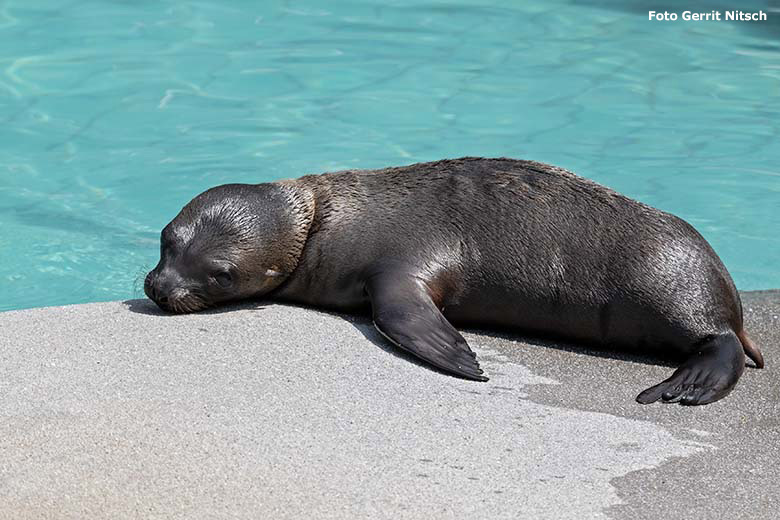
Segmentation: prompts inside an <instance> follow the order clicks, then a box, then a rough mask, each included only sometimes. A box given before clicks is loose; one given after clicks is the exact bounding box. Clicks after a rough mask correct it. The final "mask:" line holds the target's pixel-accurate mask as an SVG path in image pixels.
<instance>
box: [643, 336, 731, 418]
mask: <svg viewBox="0 0 780 520" xmlns="http://www.w3.org/2000/svg"><path fill="white" fill-rule="evenodd" d="M744 370H745V354H744V352H743V349H742V345H741V344H740V342H739V340H738V339H737V337H736V336H735V335H734V333H728V334H722V335H718V336H715V337H713V338H712V339H710V340H709V341H707V342H706V343H704V344H703V345H702V346H701V349H700V350H699V351H698V352H696V353H695V354H694V355H693V356H691V357H690V359H688V360H687V361H686V362H685V363H683V364H682V366H680V368H678V369H677V370H675V372H674V374H672V376H671V377H670V378H669V379H667V380H665V381H662V382H661V383H658V384H657V385H655V386H653V387H651V388H648V389H647V390H645V391H644V392H642V393H641V394H639V395H638V396H637V398H636V400H637V402H639V403H641V404H648V403H653V402H655V401H657V400H658V399H663V400H664V402H667V403H676V402H678V401H679V402H680V404H687V405H695V404H708V403H712V402H714V401H717V400H718V399H722V398H724V397H726V396H727V395H728V393H729V392H731V389H732V388H734V385H736V384H737V381H738V380H739V377H740V376H741V375H742V372H743V371H744Z"/></svg>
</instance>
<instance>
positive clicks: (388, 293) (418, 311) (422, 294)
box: [366, 272, 488, 381]
mask: <svg viewBox="0 0 780 520" xmlns="http://www.w3.org/2000/svg"><path fill="white" fill-rule="evenodd" d="M366 289H367V290H368V294H369V296H370V298H371V308H372V310H373V316H374V326H375V327H376V328H377V330H378V331H379V332H381V333H382V335H383V336H384V337H386V338H387V339H389V340H390V341H391V342H392V343H393V344H394V345H396V346H398V347H401V348H402V349H404V350H406V351H407V352H410V353H412V354H414V355H415V356H417V357H419V358H421V359H423V360H425V361H427V362H428V363H430V364H431V365H433V366H435V367H437V368H440V369H442V370H444V371H446V372H450V373H452V374H455V375H458V376H461V377H465V378H467V379H474V380H476V381H487V380H488V378H487V377H485V376H483V375H482V370H481V369H480V368H479V363H477V359H476V355H475V354H474V352H472V351H471V349H470V348H469V346H468V343H466V340H465V339H463V336H461V335H460V334H459V333H458V331H457V330H455V328H454V327H453V326H452V325H450V323H449V322H448V321H447V319H446V318H445V317H444V316H442V314H441V312H439V309H437V308H436V305H435V304H434V302H433V300H432V299H431V296H430V294H429V293H428V288H427V287H426V285H425V284H424V283H423V282H422V281H421V280H419V279H418V278H416V277H414V276H413V275H411V274H408V273H405V272H401V273H394V274H390V273H382V274H379V275H376V276H374V277H372V278H371V279H370V280H369V281H368V283H367V284H366Z"/></svg>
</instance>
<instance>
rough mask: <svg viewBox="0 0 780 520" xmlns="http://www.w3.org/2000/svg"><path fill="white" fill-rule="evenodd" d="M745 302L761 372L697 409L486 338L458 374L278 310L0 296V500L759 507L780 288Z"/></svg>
mask: <svg viewBox="0 0 780 520" xmlns="http://www.w3.org/2000/svg"><path fill="white" fill-rule="evenodd" d="M744 302H745V309H746V318H747V323H748V330H749V331H750V333H751V335H752V336H753V338H754V339H755V340H756V341H757V343H758V344H759V345H760V346H761V347H762V349H763V351H764V354H765V356H766V358H767V369H765V370H746V372H745V375H744V376H743V379H742V381H741V382H740V384H739V385H738V387H737V389H736V390H735V391H734V392H733V393H732V395H731V396H729V397H728V398H726V399H725V400H723V401H721V402H718V403H715V404H713V405H709V406H706V407H699V408H684V407H681V406H678V405H663V404H656V405H651V406H640V405H638V404H636V403H635V402H634V396H635V395H636V394H637V393H639V392H640V391H641V390H643V389H644V388H645V387H647V386H649V385H651V384H654V383H656V382H658V381H660V380H661V379H663V378H665V377H667V375H669V374H670V373H671V371H672V368H671V367H670V365H669V364H668V363H666V366H665V365H664V363H661V364H658V361H653V360H643V359H637V358H629V357H626V356H621V355H617V354H609V355H605V354H600V353H595V352H590V351H587V350H584V349H581V348H575V347H571V346H564V345H560V344H554V343H550V342H542V341H536V340H532V341H524V340H521V339H520V338H519V337H515V336H511V335H505V334H498V335H497V334H495V333H479V332H476V331H473V332H470V333H468V332H467V333H466V334H465V336H466V338H467V339H468V340H469V342H470V343H471V345H472V347H473V348H474V349H475V351H476V352H477V353H478V355H479V358H480V359H481V362H482V366H483V368H484V369H485V370H486V372H487V374H488V375H489V376H490V377H491V380H490V381H489V382H488V383H475V382H469V381H464V380H459V379H455V378H453V377H449V376H447V375H445V374H441V373H438V372H436V371H433V370H431V369H429V368H427V367H425V366H423V365H420V364H419V363H416V362H415V361H414V360H413V359H410V358H409V357H408V356H406V355H404V354H403V353H399V352H397V351H396V350H395V349H393V348H391V347H390V346H388V345H387V344H386V343H385V342H384V341H383V340H382V339H381V338H380V337H379V335H378V334H377V333H375V331H374V330H373V328H372V327H371V325H370V323H369V322H368V321H366V320H365V319H362V318H351V317H343V316H338V315H333V314H327V313H322V312H317V311H313V310H307V309H302V308H297V307H290V306H281V305H271V304H251V305H242V306H237V307H232V308H230V309H225V310H222V311H214V312H207V313H201V314H195V315H187V316H167V315H161V314H160V313H158V312H157V310H156V309H155V308H154V307H153V306H152V305H151V304H150V303H148V302H146V301H143V300H133V301H129V302H115V303H104V304H90V305H79V306H70V307H59V308H45V309H33V310H26V311H15V312H6V313H0V332H1V334H0V413H2V421H0V518H13V519H20V518H112V519H114V518H274V519H276V518H340V519H341V518H426V519H430V518H578V519H579V518H632V519H636V518H661V517H664V518H776V515H777V510H778V506H779V505H780V500H779V499H778V497H779V496H780V478H778V477H779V476H780V475H779V472H778V469H777V468H778V463H780V448H779V447H778V432H779V431H780V429H779V428H778V426H779V424H778V406H779V404H778V403H780V395H779V393H778V381H779V380H780V376H778V374H780V371H779V370H778V365H777V363H778V361H777V359H778V356H777V352H778V347H780V317H779V315H780V292H778V291H764V292H753V293H745V294H744Z"/></svg>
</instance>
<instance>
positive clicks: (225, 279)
mask: <svg viewBox="0 0 780 520" xmlns="http://www.w3.org/2000/svg"><path fill="white" fill-rule="evenodd" d="M212 278H214V280H215V281H216V282H217V284H218V285H219V286H220V287H223V288H224V287H230V286H231V285H232V284H233V277H232V276H231V275H230V273H228V272H227V271H220V272H218V273H214V274H213V275H212Z"/></svg>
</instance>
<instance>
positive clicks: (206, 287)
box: [144, 183, 314, 313]
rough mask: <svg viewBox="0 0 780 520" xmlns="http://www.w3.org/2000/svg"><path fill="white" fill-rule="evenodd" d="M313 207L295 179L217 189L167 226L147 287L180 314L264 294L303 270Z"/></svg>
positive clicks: (167, 307)
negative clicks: (300, 263)
mask: <svg viewBox="0 0 780 520" xmlns="http://www.w3.org/2000/svg"><path fill="white" fill-rule="evenodd" d="M313 213H314V203H313V197H312V196H311V195H310V193H308V192H307V191H304V190H302V189H297V188H295V187H293V186H292V185H291V184H285V183H269V184H255V185H252V184H226V185H223V186H217V187H215V188H211V189H209V190H207V191H205V192H203V193H201V194H200V195H198V196H197V197H195V198H194V199H192V201H190V203H189V204H187V205H186V206H184V208H183V209H182V210H181V211H180V212H179V214H178V215H177V216H176V218H174V219H173V220H172V221H171V222H170V223H169V224H168V225H167V226H165V228H164V229H163V231H162V233H161V236H160V262H159V263H158V264H157V266H156V267H155V268H154V269H152V270H151V271H150V272H149V274H147V276H146V279H145V281H144V292H145V293H146V295H147V296H148V297H149V298H150V299H151V300H153V301H154V302H155V303H156V304H157V305H158V306H159V307H160V308H161V309H163V310H166V311H169V312H177V313H183V312H195V311H199V310H202V309H205V308H206V307H212V306H214V305H217V304H219V303H222V302H226V301H231V300H239V299H244V298H249V297H258V296H262V295H263V294H265V293H268V292H269V291H272V290H273V289H275V288H276V287H278V286H279V285H280V284H281V283H282V282H284V280H285V279H286V278H287V277H288V276H289V275H290V274H291V273H292V272H293V270H295V267H296V266H297V264H298V259H299V257H300V255H301V252H302V251H303V246H304V244H305V243H306V237H307V235H308V231H309V226H310V225H311V221H312V217H313Z"/></svg>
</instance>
